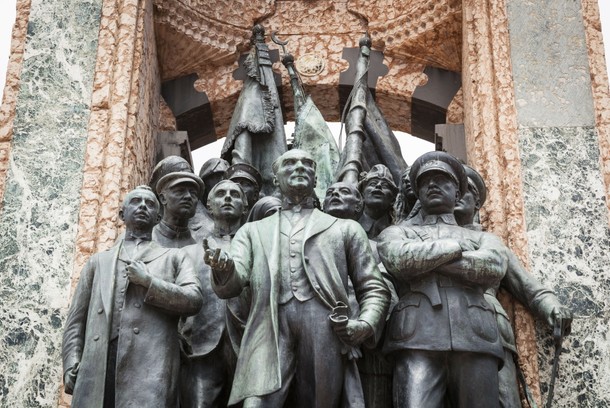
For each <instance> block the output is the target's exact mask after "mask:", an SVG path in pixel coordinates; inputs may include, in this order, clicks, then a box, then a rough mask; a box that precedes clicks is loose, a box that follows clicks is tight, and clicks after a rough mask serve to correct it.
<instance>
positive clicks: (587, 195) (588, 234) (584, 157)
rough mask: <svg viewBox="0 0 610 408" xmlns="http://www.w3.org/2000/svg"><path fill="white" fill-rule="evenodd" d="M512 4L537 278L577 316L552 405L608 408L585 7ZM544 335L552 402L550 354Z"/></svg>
mask: <svg viewBox="0 0 610 408" xmlns="http://www.w3.org/2000/svg"><path fill="white" fill-rule="evenodd" d="M506 3H507V9H506V10H507V16H508V22H509V28H510V30H509V32H510V59H511V63H512V72H513V82H514V93H515V101H516V108H517V122H518V127H519V129H518V143H519V151H520V158H521V167H522V177H523V196H524V210H525V211H524V213H525V220H526V226H527V241H528V252H529V260H530V266H531V271H532V273H534V274H535V275H536V277H537V278H539V279H540V280H541V281H543V282H545V283H546V284H547V285H548V286H550V287H552V288H554V289H555V291H556V292H557V294H558V295H559V297H560V299H561V300H562V301H563V302H564V303H565V304H567V305H569V306H571V307H572V309H573V310H574V313H575V320H574V324H573V329H572V335H571V336H570V337H569V338H567V339H566V341H565V344H564V347H565V352H564V354H562V356H561V362H560V373H559V378H558V379H557V384H556V387H555V398H554V401H555V402H554V406H562V407H570V406H579V407H593V406H595V407H598V406H606V405H608V404H610V371H609V370H608V367H610V354H609V353H608V350H609V348H610V341H609V340H608V336H607V333H608V329H609V323H608V315H609V313H610V307H609V302H608V299H609V298H610V285H608V282H609V281H610V270H609V269H608V265H610V257H609V255H608V253H609V251H608V248H610V232H609V228H608V211H607V207H606V201H605V200H606V198H605V197H606V196H605V189H604V182H603V180H604V176H605V175H604V171H603V168H602V167H601V166H600V162H601V161H600V149H599V146H600V140H599V134H600V132H599V128H598V127H596V122H595V115H596V112H595V106H594V101H593V94H592V83H591V69H590V61H589V59H588V51H589V50H588V47H589V44H588V43H587V39H586V35H585V24H584V19H583V12H582V9H581V2H580V1H561V2H557V1H554V0H540V1H536V2H532V1H529V0H512V1H507V2H506ZM606 86H607V85H606ZM539 329H540V330H539V331H538V332H539V345H540V347H539V353H538V356H539V366H540V382H541V391H542V396H543V399H544V400H545V401H546V396H547V393H548V385H549V379H550V371H551V365H552V357H553V347H552V339H551V337H550V335H549V334H548V333H549V331H548V329H543V327H542V326H540V327H539Z"/></svg>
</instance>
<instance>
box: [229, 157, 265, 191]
mask: <svg viewBox="0 0 610 408" xmlns="http://www.w3.org/2000/svg"><path fill="white" fill-rule="evenodd" d="M238 178H245V179H246V180H250V181H251V182H253V183H256V185H257V186H258V187H259V188H260V187H261V186H262V185H263V177H262V176H261V174H260V173H259V172H258V170H256V169H255V168H254V167H252V166H250V165H249V164H247V163H237V164H234V165H232V166H231V167H229V168H228V169H227V171H226V172H225V179H227V180H235V179H238Z"/></svg>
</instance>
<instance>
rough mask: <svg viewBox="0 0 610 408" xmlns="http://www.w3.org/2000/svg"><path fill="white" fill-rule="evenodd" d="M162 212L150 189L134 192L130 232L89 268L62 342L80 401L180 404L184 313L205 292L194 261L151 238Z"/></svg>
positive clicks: (128, 200)
mask: <svg viewBox="0 0 610 408" xmlns="http://www.w3.org/2000/svg"><path fill="white" fill-rule="evenodd" d="M158 213H159V203H158V202H157V199H156V197H155V195H154V194H153V192H152V190H151V189H150V188H148V187H147V186H144V187H138V188H136V189H134V190H132V191H131V192H130V193H129V194H127V196H126V197H125V201H124V203H123V207H122V210H121V212H120V217H121V219H122V220H123V221H124V222H125V229H126V230H125V237H124V238H122V239H120V240H119V241H118V242H117V243H116V245H115V246H114V247H113V248H112V249H110V250H108V251H105V252H101V253H98V254H95V255H93V256H92V257H91V258H90V259H89V261H88V262H87V264H86V265H85V267H84V269H83V271H82V273H81V278H80V281H79V283H78V287H77V289H76V293H75V294H74V298H73V300H72V304H71V306H70V311H69V313H68V317H67V320H66V326H65V330H64V336H63V346H62V355H63V366H64V384H65V390H66V392H68V393H72V394H73V396H74V398H73V400H72V406H73V407H114V406H150V407H153V406H178V405H177V404H178V379H179V371H180V345H179V343H178V342H177V341H176V339H177V336H178V319H179V318H180V316H184V315H191V314H195V313H197V311H198V310H199V308H200V307H201V302H202V295H201V286H200V282H199V279H198V277H197V274H196V272H195V269H194V266H193V263H192V261H191V259H190V258H189V257H188V256H187V255H186V254H185V253H183V252H179V251H177V250H172V249H169V248H162V247H160V246H159V245H157V244H156V243H155V242H153V241H151V236H152V229H153V226H154V225H155V224H156V223H157V222H158ZM143 373H146V375H142V374H143Z"/></svg>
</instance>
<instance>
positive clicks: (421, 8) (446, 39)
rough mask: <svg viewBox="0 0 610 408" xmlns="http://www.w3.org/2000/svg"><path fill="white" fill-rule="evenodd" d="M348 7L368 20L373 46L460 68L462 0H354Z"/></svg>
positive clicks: (424, 60)
mask: <svg viewBox="0 0 610 408" xmlns="http://www.w3.org/2000/svg"><path fill="white" fill-rule="evenodd" d="M349 10H350V11H352V12H354V13H358V14H360V15H362V16H363V18H365V19H366V21H368V29H369V31H370V33H371V37H372V39H373V47H374V48H375V47H378V48H381V49H383V51H384V53H385V54H386V55H401V56H403V57H405V58H406V59H407V60H410V61H417V62H421V63H424V64H425V65H431V66H435V67H438V68H443V69H446V70H449V71H458V72H459V71H460V70H461V66H462V63H461V58H462V57H461V55H462V1H461V0H425V1H421V0H419V1H418V0H407V1H405V0H354V1H350V2H349Z"/></svg>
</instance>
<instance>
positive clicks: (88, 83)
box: [0, 0, 101, 407]
mask: <svg viewBox="0 0 610 408" xmlns="http://www.w3.org/2000/svg"><path fill="white" fill-rule="evenodd" d="M100 9H101V0H31V6H30V8H29V16H28V15H27V13H28V9H27V2H20V3H19V13H18V17H17V22H18V25H17V27H16V30H15V37H14V41H15V42H14V43H13V49H14V50H16V54H15V55H14V56H13V59H12V63H13V64H16V63H18V60H19V58H20V55H19V53H20V51H19V50H20V49H23V50H24V51H23V57H22V58H23V61H22V64H21V69H20V72H19V73H18V72H17V71H19V68H17V67H16V66H14V65H13V67H12V69H11V71H10V76H9V81H8V84H7V86H8V88H7V90H8V91H9V93H8V94H7V97H6V98H7V99H6V101H7V102H8V103H9V104H13V106H15V110H14V112H15V113H14V117H13V119H12V139H11V140H10V154H9V156H8V171H7V174H6V182H5V185H4V186H5V187H4V196H3V200H2V206H1V207H2V208H1V213H0V271H2V274H1V278H0V279H1V280H2V284H1V289H0V298H1V299H2V302H1V304H0V322H1V323H0V338H1V339H2V342H1V343H0V344H1V345H0V366H1V368H2V369H1V374H0V384H1V387H0V401H1V405H2V406H3V407H43V406H44V407H49V406H53V405H55V404H56V401H57V395H58V391H59V387H60V378H61V372H62V369H61V363H60V362H61V357H60V356H61V334H62V331H63V321H64V319H63V317H64V312H65V310H66V307H67V305H68V300H69V293H70V274H71V272H72V260H73V256H74V255H73V254H74V247H75V238H76V225H77V222H78V211H79V207H80V191H81V185H82V174H83V157H84V152H85V146H86V142H87V123H88V121H89V117H90V112H91V89H92V83H93V75H94V69H95V55H96V50H97V38H98V32H99V20H100ZM26 22H27V37H26V38H24V37H23V27H24V24H25V23H26ZM24 40H25V41H24ZM23 41H24V42H23ZM19 43H21V44H19ZM21 47H24V48H21ZM17 77H19V86H18V92H17V93H16V96H15V91H16V90H17V84H16V81H17ZM12 98H15V102H12V100H11V99H12ZM3 109H4V108H3ZM8 109H10V106H9V107H8ZM6 126H8V127H6ZM7 134H10V125H7V124H6V122H5V127H3V135H5V136H6V135H7ZM5 136H3V137H5ZM3 141H6V140H3ZM4 160H6V159H4ZM4 163H6V162H4Z"/></svg>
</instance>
